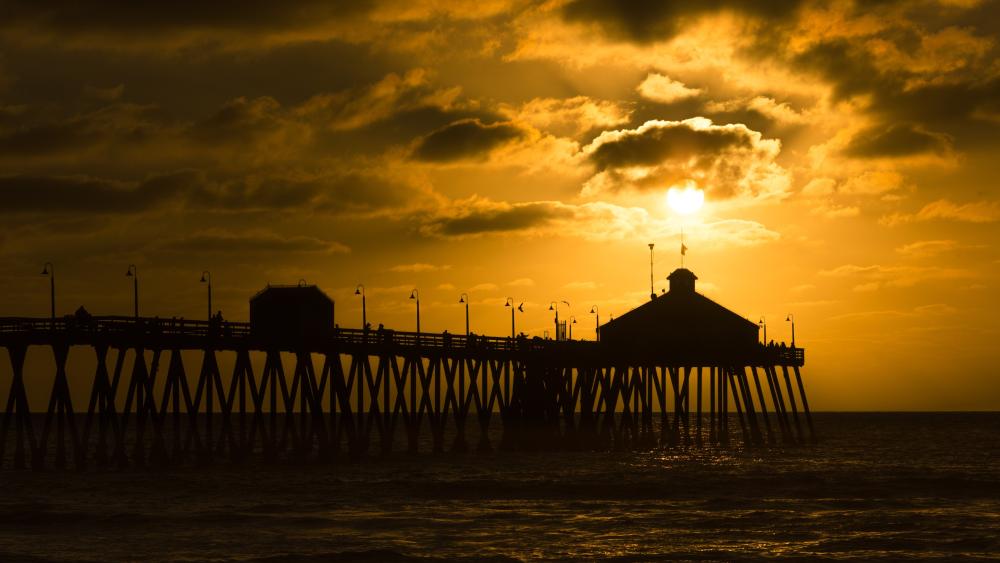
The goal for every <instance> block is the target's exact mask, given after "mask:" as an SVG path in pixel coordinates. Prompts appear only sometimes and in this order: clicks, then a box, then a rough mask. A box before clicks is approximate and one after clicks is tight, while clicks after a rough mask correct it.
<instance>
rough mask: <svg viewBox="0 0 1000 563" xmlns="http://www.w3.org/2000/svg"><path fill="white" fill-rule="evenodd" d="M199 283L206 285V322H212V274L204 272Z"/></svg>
mask: <svg viewBox="0 0 1000 563" xmlns="http://www.w3.org/2000/svg"><path fill="white" fill-rule="evenodd" d="M201 283H205V284H208V320H209V321H211V320H212V272H209V271H208V270H205V271H204V272H202V273H201Z"/></svg>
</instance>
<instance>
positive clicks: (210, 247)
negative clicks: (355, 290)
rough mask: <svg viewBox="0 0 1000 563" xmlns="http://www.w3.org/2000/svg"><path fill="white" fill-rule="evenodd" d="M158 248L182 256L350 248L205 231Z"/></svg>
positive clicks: (308, 240) (288, 238)
mask: <svg viewBox="0 0 1000 563" xmlns="http://www.w3.org/2000/svg"><path fill="white" fill-rule="evenodd" d="M159 249H161V250H164V251H167V252H177V253H182V254H219V253H225V254H237V255H247V254H251V255H252V254H292V253H296V254H297V253H342V252H350V249H349V248H348V247H346V246H344V245H343V244H341V243H339V242H333V241H327V240H321V239H318V238H314V237H306V236H281V235H278V234H276V233H271V232H260V231H250V232H239V233H237V232H229V231H221V230H216V231H205V232H201V233H195V234H193V235H190V236H186V237H182V238H179V239H174V240H171V241H168V242H166V243H164V244H162V245H161V246H160V247H159Z"/></svg>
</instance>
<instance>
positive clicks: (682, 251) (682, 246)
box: [681, 225, 684, 268]
mask: <svg viewBox="0 0 1000 563" xmlns="http://www.w3.org/2000/svg"><path fill="white" fill-rule="evenodd" d="M683 267H684V225H681V268H683Z"/></svg>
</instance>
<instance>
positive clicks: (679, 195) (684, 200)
mask: <svg viewBox="0 0 1000 563" xmlns="http://www.w3.org/2000/svg"><path fill="white" fill-rule="evenodd" d="M704 203H705V192H703V191H702V190H699V189H698V188H696V187H694V186H693V185H690V184H689V185H687V186H685V187H683V188H670V189H669V190H667V205H669V206H670V208H671V209H673V210H674V211H676V212H677V213H680V214H681V215H691V214H692V213H695V212H697V211H698V210H699V209H701V206H702V205H704Z"/></svg>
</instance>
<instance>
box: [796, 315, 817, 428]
mask: <svg viewBox="0 0 1000 563" xmlns="http://www.w3.org/2000/svg"><path fill="white" fill-rule="evenodd" d="M792 326H793V327H794V326H795V325H794V324H793V325H792ZM792 338H795V337H794V336H793V337H792ZM792 369H794V370H795V379H796V381H798V384H799V397H801V398H802V411H803V412H805V415H806V422H807V423H808V424H809V439H810V440H811V441H813V442H815V441H816V427H814V426H813V419H812V414H810V413H809V399H806V389H805V387H803V385H802V374H801V373H799V366H792Z"/></svg>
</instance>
